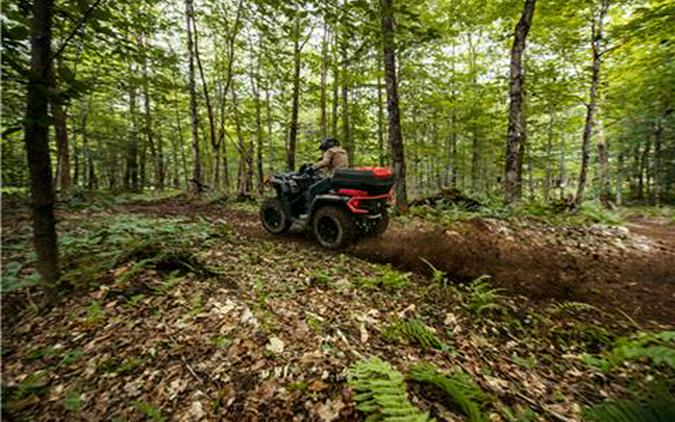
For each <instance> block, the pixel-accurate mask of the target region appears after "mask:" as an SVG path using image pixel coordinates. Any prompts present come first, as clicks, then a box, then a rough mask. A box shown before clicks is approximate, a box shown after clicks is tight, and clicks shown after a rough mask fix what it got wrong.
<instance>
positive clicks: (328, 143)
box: [319, 138, 340, 151]
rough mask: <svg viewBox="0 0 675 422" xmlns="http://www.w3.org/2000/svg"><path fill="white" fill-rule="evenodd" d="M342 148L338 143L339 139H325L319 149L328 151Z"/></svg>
mask: <svg viewBox="0 0 675 422" xmlns="http://www.w3.org/2000/svg"><path fill="white" fill-rule="evenodd" d="M337 146H340V142H338V140H337V139H335V138H325V139H324V140H323V141H321V145H319V149H320V150H321V151H326V150H327V149H330V148H333V147H337Z"/></svg>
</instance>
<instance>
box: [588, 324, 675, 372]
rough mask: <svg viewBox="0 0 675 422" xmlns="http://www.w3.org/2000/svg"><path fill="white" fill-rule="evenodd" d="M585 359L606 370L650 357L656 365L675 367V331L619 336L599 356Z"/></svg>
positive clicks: (592, 364)
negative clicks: (610, 347) (625, 362)
mask: <svg viewBox="0 0 675 422" xmlns="http://www.w3.org/2000/svg"><path fill="white" fill-rule="evenodd" d="M584 359H585V361H586V362H587V363H589V364H590V365H591V366H595V367H597V368H598V369H601V370H603V371H605V372H607V371H609V370H610V369H611V368H612V367H614V366H616V365H619V364H621V363H622V362H624V361H627V360H640V359H649V360H650V361H651V362H652V363H653V364H654V366H669V367H670V368H672V369H675V331H661V332H658V333H638V334H637V335H635V336H632V337H623V338H619V339H618V340H617V341H616V345H615V346H614V347H613V348H612V349H611V350H609V351H608V352H605V353H603V354H601V355H599V356H590V355H587V356H586V357H585V358H584Z"/></svg>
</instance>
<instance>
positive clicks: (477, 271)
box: [124, 198, 675, 325]
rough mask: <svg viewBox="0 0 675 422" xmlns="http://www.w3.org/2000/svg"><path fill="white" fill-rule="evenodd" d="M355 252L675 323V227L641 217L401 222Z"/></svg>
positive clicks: (170, 211)
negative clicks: (616, 221)
mask: <svg viewBox="0 0 675 422" xmlns="http://www.w3.org/2000/svg"><path fill="white" fill-rule="evenodd" d="M124 209H125V210H126V211H129V212H141V213H150V214H155V215H185V216H208V217H211V218H219V219H223V220H225V221H228V222H229V223H231V224H233V226H234V228H235V230H237V231H238V232H239V233H240V234H242V235H244V236H246V237H250V238H255V239H266V240H277V241H283V242H294V243H298V244H302V245H303V246H304V247H307V248H309V249H310V250H311V249H318V248H319V247H318V246H317V245H316V243H315V242H313V241H312V240H311V239H309V238H308V236H307V235H306V234H305V233H303V232H299V231H293V232H291V233H289V234H288V235H286V236H283V237H275V236H272V235H270V234H268V233H266V232H265V231H264V230H263V229H262V227H261V226H260V224H259V222H258V219H257V215H255V214H254V213H251V212H246V211H243V210H236V209H232V208H229V207H224V206H220V205H197V204H194V203H193V202H189V201H185V200H182V199H178V198H177V199H172V200H168V201H163V202H161V203H157V202H153V203H137V204H133V205H128V206H125V207H124ZM348 253H349V254H351V255H353V256H356V257H359V258H361V259H365V260H368V261H371V262H378V263H389V264H392V265H393V266H394V267H396V268H398V269H401V270H405V271H413V272H417V273H428V272H430V269H429V267H428V265H427V264H426V263H425V262H424V261H423V260H422V258H424V259H425V260H427V261H428V262H430V263H431V264H432V265H433V266H434V267H436V268H438V269H440V270H442V271H444V272H446V273H447V274H448V276H449V278H450V279H451V280H453V281H458V282H462V281H468V280H472V279H474V278H476V277H478V276H480V275H482V274H489V275H490V276H492V277H493V278H494V280H495V282H496V283H497V284H498V285H499V286H501V287H504V288H506V289H507V290H508V292H509V293H511V294H515V295H524V296H527V297H528V298H530V299H532V300H535V301H543V302H546V301H551V300H555V301H581V302H588V303H591V304H594V305H596V306H598V307H601V308H603V309H607V310H612V311H614V310H616V309H619V310H620V311H622V312H624V313H625V314H627V315H630V316H631V317H632V318H634V319H636V320H638V321H641V322H649V321H656V322H659V323H665V324H668V325H672V324H674V323H675V265H673V262H675V226H673V225H659V224H653V223H649V222H648V221H641V222H640V223H632V224H631V225H629V228H628V229H626V228H610V227H602V226H593V227H556V226H550V225H545V224H543V223H537V222H534V221H527V222H506V221H502V220H491V219H473V220H468V221H463V222H458V223H455V224H454V225H452V226H451V227H450V228H443V227H440V226H438V225H433V224H429V223H422V222H415V221H414V222H412V223H408V224H406V225H401V224H393V225H392V227H391V228H390V229H389V230H388V231H387V233H385V235H384V236H382V237H380V238H377V239H371V240H367V241H363V242H361V243H359V244H357V245H355V246H353V247H352V248H350V249H349V250H348Z"/></svg>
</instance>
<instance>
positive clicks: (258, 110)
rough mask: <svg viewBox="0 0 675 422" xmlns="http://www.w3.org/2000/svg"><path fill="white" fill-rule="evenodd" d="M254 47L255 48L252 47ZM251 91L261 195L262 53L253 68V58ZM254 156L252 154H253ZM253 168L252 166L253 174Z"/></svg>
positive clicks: (260, 191)
mask: <svg viewBox="0 0 675 422" xmlns="http://www.w3.org/2000/svg"><path fill="white" fill-rule="evenodd" d="M251 47H253V46H251ZM250 76H251V91H252V94H253V102H254V105H255V139H256V142H255V145H256V148H255V149H256V182H257V183H256V187H257V191H258V194H259V195H262V193H263V156H262V149H263V129H262V106H261V104H260V52H258V57H257V64H256V67H255V70H254V68H253V58H251V75H250ZM251 155H252V154H251ZM252 171H253V166H251V172H252Z"/></svg>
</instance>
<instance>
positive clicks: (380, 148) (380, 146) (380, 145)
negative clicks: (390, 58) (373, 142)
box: [377, 66, 386, 167]
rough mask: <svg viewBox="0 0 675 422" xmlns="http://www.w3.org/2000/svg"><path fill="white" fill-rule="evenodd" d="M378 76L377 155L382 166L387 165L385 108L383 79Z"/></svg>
mask: <svg viewBox="0 0 675 422" xmlns="http://www.w3.org/2000/svg"><path fill="white" fill-rule="evenodd" d="M379 70H380V69H379V66H378V74H377V155H378V158H379V162H380V166H381V167H382V166H384V164H385V160H386V158H385V153H384V106H383V105H382V78H381V77H380V74H379Z"/></svg>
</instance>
